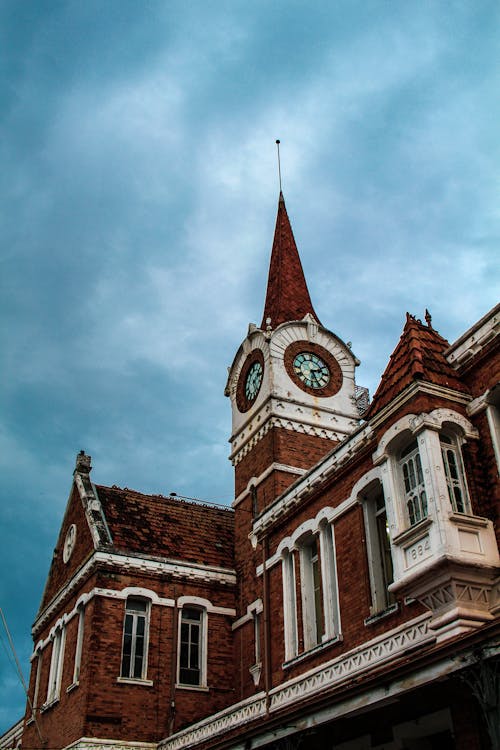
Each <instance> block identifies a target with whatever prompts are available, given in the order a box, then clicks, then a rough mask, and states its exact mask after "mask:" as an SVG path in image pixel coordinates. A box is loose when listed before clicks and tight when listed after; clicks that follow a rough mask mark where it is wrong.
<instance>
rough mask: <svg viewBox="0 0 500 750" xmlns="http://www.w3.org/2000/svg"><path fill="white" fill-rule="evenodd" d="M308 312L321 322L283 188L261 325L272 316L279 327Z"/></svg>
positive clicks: (301, 317) (272, 322)
mask: <svg viewBox="0 0 500 750" xmlns="http://www.w3.org/2000/svg"><path fill="white" fill-rule="evenodd" d="M307 313H309V314H310V315H312V316H313V318H314V319H315V320H316V321H317V322H318V323H319V322H320V321H319V319H318V316H317V315H316V313H315V312H314V308H313V306H312V302H311V298H310V296H309V291H308V289H307V284H306V280H305V277H304V271H303V270H302V264H301V262H300V257H299V252H298V250H297V245H296V244H295V239H294V236H293V232H292V227H291V224H290V220H289V218H288V214H287V210H286V206H285V199H284V198H283V193H281V192H280V197H279V202H278V215H277V217H276V228H275V230H274V240H273V249H272V252H271V262H270V264H269V277H268V280H267V292H266V302H265V306H264V315H263V317H262V323H261V328H262V329H263V330H265V329H266V328H267V325H268V319H270V323H269V324H270V325H271V327H272V328H276V327H277V326H279V325H280V324H281V323H285V322H287V321H289V320H302V319H303V318H304V316H305V315H307Z"/></svg>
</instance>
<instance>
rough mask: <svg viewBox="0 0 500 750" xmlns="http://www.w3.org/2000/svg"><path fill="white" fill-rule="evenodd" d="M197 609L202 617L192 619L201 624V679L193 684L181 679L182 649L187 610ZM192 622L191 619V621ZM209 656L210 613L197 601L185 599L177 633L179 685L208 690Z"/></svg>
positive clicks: (199, 644) (199, 640)
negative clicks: (183, 627) (183, 626)
mask: <svg viewBox="0 0 500 750" xmlns="http://www.w3.org/2000/svg"><path fill="white" fill-rule="evenodd" d="M189 609H191V610H196V611H197V612H199V613H200V619H199V620H196V621H192V623H193V624H195V623H196V624H199V634H198V669H199V681H198V683H195V684H192V683H188V682H182V681H181V670H182V669H183V667H182V666H181V651H182V640H181V639H182V625H183V622H186V621H187V618H184V613H185V610H189ZM189 622H190V623H191V621H189ZM207 656H208V614H207V609H206V607H202V606H200V605H199V604H197V603H195V602H189V601H184V602H183V605H182V607H181V608H180V609H179V621H178V634H177V687H180V688H183V689H185V690H206V689H207Z"/></svg>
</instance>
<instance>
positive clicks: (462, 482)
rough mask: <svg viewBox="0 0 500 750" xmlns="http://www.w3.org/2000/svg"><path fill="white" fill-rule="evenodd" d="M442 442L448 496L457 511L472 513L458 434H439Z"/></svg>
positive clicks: (466, 513)
mask: <svg viewBox="0 0 500 750" xmlns="http://www.w3.org/2000/svg"><path fill="white" fill-rule="evenodd" d="M439 442H440V444H441V456H442V459H443V468H444V475H445V477H446V486H447V488H448V498H449V500H450V503H451V507H452V508H453V510H454V511H455V513H462V514H465V515H471V513H472V510H471V504H470V496H469V491H468V488H467V482H466V479H465V470H464V464H463V459H462V450H461V445H460V442H459V439H458V437H457V435H451V434H449V433H447V432H441V433H440V434H439ZM457 492H458V493H459V495H460V504H461V505H462V507H460V504H459V502H457Z"/></svg>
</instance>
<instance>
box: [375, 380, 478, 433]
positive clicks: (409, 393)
mask: <svg viewBox="0 0 500 750" xmlns="http://www.w3.org/2000/svg"><path fill="white" fill-rule="evenodd" d="M420 394H426V395H428V396H433V397H434V398H436V397H437V398H444V399H446V400H447V401H454V402H455V403H457V404H463V405H464V406H467V404H469V403H470V402H471V401H472V396H469V395H468V394H467V393H462V392H461V391H456V390H454V389H453V388H446V387H445V386H442V385H436V384H435V383H428V382H426V381H415V382H413V383H411V384H410V385H409V386H408V387H407V388H405V389H404V391H402V392H401V393H400V394H399V395H398V396H396V398H395V399H393V400H392V401H391V402H390V403H389V404H387V406H384V408H383V409H381V410H380V411H379V412H377V414H375V415H374V416H373V417H372V418H371V419H370V424H371V426H372V427H373V428H374V429H376V428H377V427H379V426H380V425H382V424H383V423H384V422H385V421H386V420H387V419H389V417H391V416H392V415H393V414H394V413H395V412H397V411H399V409H401V407H402V406H404V404H406V403H407V402H408V401H410V400H411V399H412V398H415V396H418V395H420Z"/></svg>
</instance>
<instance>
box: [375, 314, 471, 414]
mask: <svg viewBox="0 0 500 750" xmlns="http://www.w3.org/2000/svg"><path fill="white" fill-rule="evenodd" d="M425 318H426V323H423V322H422V321H421V320H420V319H418V318H416V317H415V316H414V315H411V314H410V313H409V312H407V313H406V321H405V325H404V327H403V331H402V333H401V336H400V337H399V341H398V343H397V345H396V347H395V349H394V351H393V352H392V354H391V356H390V357H389V362H388V364H387V367H386V368H385V370H384V372H383V374H382V377H381V379H380V383H379V385H378V388H377V390H376V391H375V395H374V396H373V400H372V403H371V405H370V407H369V409H368V411H367V413H366V415H365V418H368V419H369V418H370V417H372V416H373V415H374V414H375V413H376V412H377V411H379V410H380V409H382V408H383V407H384V406H386V405H387V404H388V403H389V402H390V401H392V399H394V398H395V397H396V396H397V395H399V393H401V392H402V391H403V390H404V388H406V387H407V386H408V385H409V384H410V383H411V382H413V381H415V380H426V381H428V382H431V383H434V384H436V385H442V386H445V387H448V388H455V389H456V390H460V391H463V390H464V386H463V384H461V383H460V381H459V380H458V379H457V377H456V374H455V372H454V370H453V368H452V367H451V365H450V364H449V362H448V361H447V360H446V358H445V356H444V352H445V351H446V349H447V348H448V347H449V343H448V341H447V340H446V339H445V338H444V337H443V336H441V334H440V333H439V332H438V331H436V329H435V328H433V326H432V325H431V316H430V314H429V312H428V311H427V310H426V316H425Z"/></svg>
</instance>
